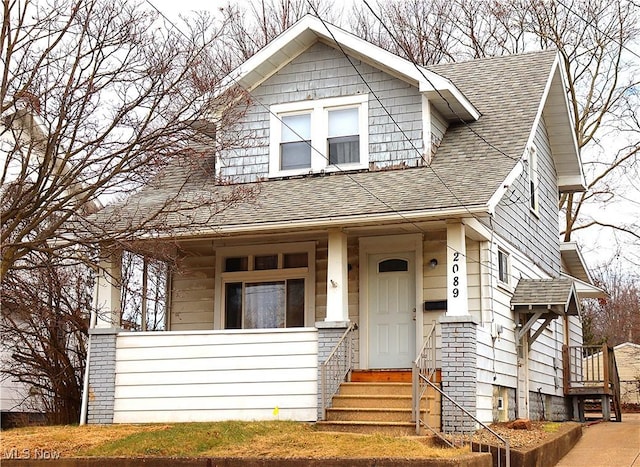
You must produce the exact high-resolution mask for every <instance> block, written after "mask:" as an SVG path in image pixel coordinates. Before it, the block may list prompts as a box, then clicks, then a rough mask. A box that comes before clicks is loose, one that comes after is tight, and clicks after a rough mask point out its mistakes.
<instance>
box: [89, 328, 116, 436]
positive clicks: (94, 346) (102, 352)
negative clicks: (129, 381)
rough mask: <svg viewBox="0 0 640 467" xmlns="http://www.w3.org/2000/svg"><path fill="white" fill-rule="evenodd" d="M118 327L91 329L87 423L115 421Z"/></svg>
mask: <svg viewBox="0 0 640 467" xmlns="http://www.w3.org/2000/svg"><path fill="white" fill-rule="evenodd" d="M117 332H118V329H113V328H112V329H100V328H95V329H90V330H89V334H91V346H90V348H89V352H90V353H91V358H90V365H89V401H88V410H87V423H90V424H106V423H113V406H114V400H115V388H116V337H117V336H116V334H117Z"/></svg>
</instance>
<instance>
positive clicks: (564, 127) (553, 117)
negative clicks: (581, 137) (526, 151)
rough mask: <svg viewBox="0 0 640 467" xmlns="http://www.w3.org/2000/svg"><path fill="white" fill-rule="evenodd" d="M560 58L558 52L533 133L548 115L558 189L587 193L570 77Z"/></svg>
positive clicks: (565, 191) (546, 119)
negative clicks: (567, 89) (572, 110)
mask: <svg viewBox="0 0 640 467" xmlns="http://www.w3.org/2000/svg"><path fill="white" fill-rule="evenodd" d="M560 60H561V58H560V55H559V54H557V55H556V59H555V60H554V62H553V65H552V67H551V70H550V73H549V79H548V81H547V84H546V86H545V90H544V94H543V98H542V100H541V102H540V107H539V108H538V114H537V116H536V120H535V125H534V126H533V132H535V131H536V128H537V126H538V124H539V122H540V121H541V119H542V117H543V115H544V119H545V123H546V130H547V135H548V137H549V143H550V145H551V154H552V155H553V159H554V163H555V166H556V172H557V174H558V190H559V191H560V192H562V193H574V192H584V191H586V180H585V176H584V171H583V168H582V161H581V159H580V149H579V147H578V140H577V138H576V134H575V132H574V131H573V128H575V122H574V120H573V115H572V114H571V107H570V103H569V98H568V96H567V92H566V88H567V86H568V85H567V78H566V76H565V73H564V70H563V67H562V66H561V62H560ZM534 137H535V134H532V135H531V138H530V140H531V142H533V138H534Z"/></svg>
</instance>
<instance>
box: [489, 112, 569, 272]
mask: <svg viewBox="0 0 640 467" xmlns="http://www.w3.org/2000/svg"><path fill="white" fill-rule="evenodd" d="M535 145H536V147H537V153H538V172H539V217H536V216H535V215H534V214H533V212H531V210H530V209H529V187H528V180H527V172H526V170H524V171H523V172H522V174H521V175H520V177H518V178H517V180H516V181H515V182H514V183H512V185H511V189H510V190H509V192H508V193H507V194H506V195H505V196H504V197H503V198H502V200H501V201H500V203H499V204H498V206H497V208H496V212H495V224H494V227H495V230H496V232H497V233H498V234H499V235H501V236H503V237H504V238H506V239H507V240H508V241H509V242H510V243H511V244H513V245H514V246H515V247H516V248H518V250H520V251H521V252H522V253H524V254H525V255H526V256H527V257H529V258H530V259H531V260H532V261H533V262H534V263H535V264H536V265H538V266H539V267H540V268H542V269H543V270H544V271H545V272H547V273H548V274H549V275H551V276H553V277H555V276H558V274H559V273H560V246H559V242H558V183H557V175H556V170H555V166H554V163H553V159H552V156H551V148H550V146H549V138H548V136H547V131H546V127H545V125H544V121H541V123H540V125H539V126H538V129H537V131H536V135H535Z"/></svg>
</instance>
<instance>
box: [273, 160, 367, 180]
mask: <svg viewBox="0 0 640 467" xmlns="http://www.w3.org/2000/svg"><path fill="white" fill-rule="evenodd" d="M368 168H369V164H368V163H367V164H341V165H328V166H326V167H324V168H322V169H319V170H312V169H302V170H281V171H278V172H269V178H289V177H301V176H307V175H308V176H319V175H323V174H328V173H335V172H352V171H356V170H366V169H368Z"/></svg>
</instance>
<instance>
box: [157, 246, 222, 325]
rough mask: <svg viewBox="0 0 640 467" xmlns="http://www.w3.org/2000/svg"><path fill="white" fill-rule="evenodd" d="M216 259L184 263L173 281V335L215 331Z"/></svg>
mask: <svg viewBox="0 0 640 467" xmlns="http://www.w3.org/2000/svg"><path fill="white" fill-rule="evenodd" d="M214 266H215V256H214V255H213V254H209V255H202V256H191V257H188V258H185V259H183V261H182V263H181V264H180V268H179V269H178V270H177V271H176V272H174V273H173V276H172V278H171V297H170V301H169V306H170V313H169V326H168V328H169V329H170V330H171V331H195V330H207V329H213V322H214V320H213V303H214V296H215V291H214V289H215V267H214Z"/></svg>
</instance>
